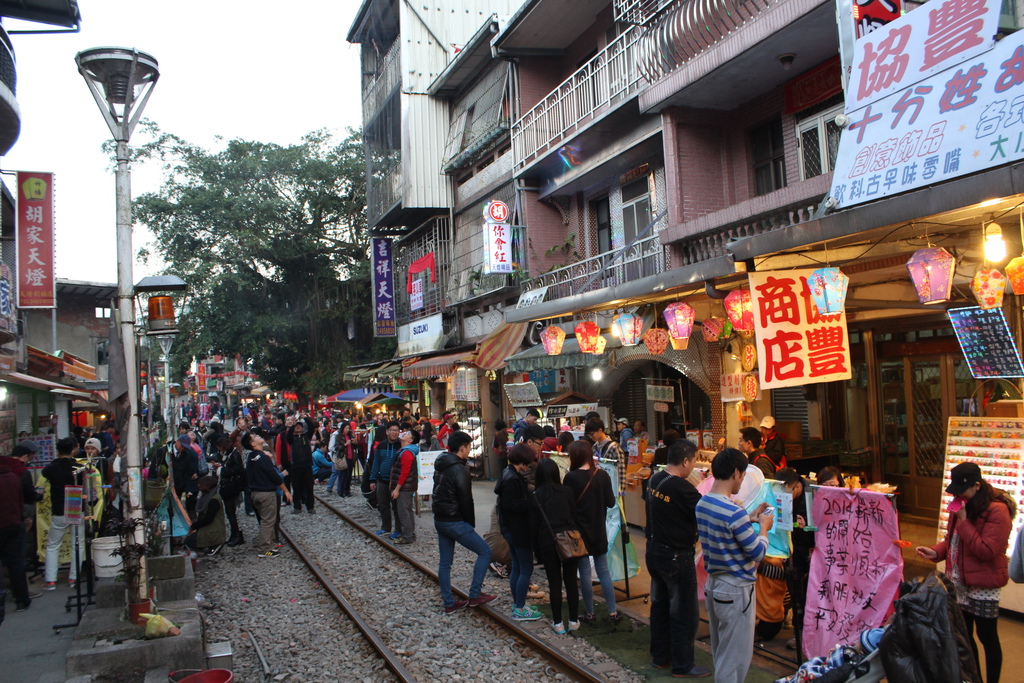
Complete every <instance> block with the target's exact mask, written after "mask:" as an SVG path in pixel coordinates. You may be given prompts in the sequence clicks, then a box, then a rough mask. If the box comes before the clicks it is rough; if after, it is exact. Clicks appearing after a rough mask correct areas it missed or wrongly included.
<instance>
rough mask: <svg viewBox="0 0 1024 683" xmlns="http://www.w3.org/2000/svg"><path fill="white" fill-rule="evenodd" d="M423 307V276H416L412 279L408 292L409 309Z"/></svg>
mask: <svg viewBox="0 0 1024 683" xmlns="http://www.w3.org/2000/svg"><path fill="white" fill-rule="evenodd" d="M421 308H423V278H421V277H418V278H416V279H414V280H413V281H412V291H411V292H409V310H411V311H418V310H420V309H421Z"/></svg>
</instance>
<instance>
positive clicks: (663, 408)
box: [654, 403, 668, 413]
mask: <svg viewBox="0 0 1024 683" xmlns="http://www.w3.org/2000/svg"><path fill="white" fill-rule="evenodd" d="M654 412H656V413H667V412H668V404H667V403H655V404H654Z"/></svg>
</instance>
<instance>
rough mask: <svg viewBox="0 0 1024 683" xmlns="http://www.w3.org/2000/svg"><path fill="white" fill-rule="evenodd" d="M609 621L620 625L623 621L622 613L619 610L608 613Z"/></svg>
mask: <svg viewBox="0 0 1024 683" xmlns="http://www.w3.org/2000/svg"><path fill="white" fill-rule="evenodd" d="M608 621H610V622H612V624H616V625H618V624H619V623H621V622H622V615H621V614H619V613H618V612H612V613H611V614H609V615H608Z"/></svg>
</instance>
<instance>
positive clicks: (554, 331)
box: [540, 325, 565, 356]
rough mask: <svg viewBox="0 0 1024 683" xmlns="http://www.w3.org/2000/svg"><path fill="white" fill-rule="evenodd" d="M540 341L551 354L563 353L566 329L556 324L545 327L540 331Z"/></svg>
mask: <svg viewBox="0 0 1024 683" xmlns="http://www.w3.org/2000/svg"><path fill="white" fill-rule="evenodd" d="M540 343H541V344H543V345H544V351H545V352H546V353H547V354H548V355H549V356H557V355H558V354H560V353H562V345H563V344H564V343H565V330H563V329H562V328H561V327H558V326H556V325H551V326H550V327H546V328H544V331H543V332H541V333H540Z"/></svg>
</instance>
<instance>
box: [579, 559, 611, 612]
mask: <svg viewBox="0 0 1024 683" xmlns="http://www.w3.org/2000/svg"><path fill="white" fill-rule="evenodd" d="M592 557H593V558H594V570H595V571H596V572H597V578H598V579H600V580H601V594H602V595H603V596H604V601H605V603H606V604H607V605H608V613H609V614H614V613H615V612H616V611H617V610H616V608H615V582H614V581H612V572H611V570H609V569H608V554H607V553H605V554H604V555H593V556H592ZM580 593H581V594H582V596H583V609H584V610H586V612H587V614H593V613H594V584H593V583H591V581H590V559H589V558H586V557H584V558H581V559H580Z"/></svg>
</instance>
